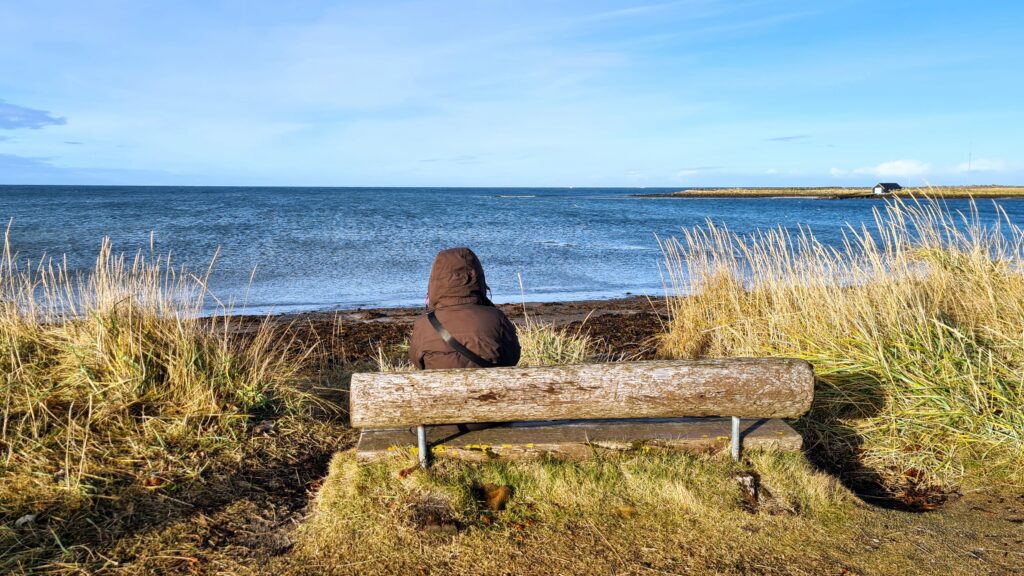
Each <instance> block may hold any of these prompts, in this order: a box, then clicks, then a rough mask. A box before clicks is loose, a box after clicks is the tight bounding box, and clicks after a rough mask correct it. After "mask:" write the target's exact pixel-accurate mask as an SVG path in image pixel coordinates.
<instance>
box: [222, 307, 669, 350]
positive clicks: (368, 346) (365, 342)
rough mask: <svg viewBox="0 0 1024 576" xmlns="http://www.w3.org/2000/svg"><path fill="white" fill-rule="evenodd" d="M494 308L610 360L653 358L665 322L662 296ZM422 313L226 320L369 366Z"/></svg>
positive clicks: (357, 311) (366, 311)
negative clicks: (562, 333)
mask: <svg viewBox="0 0 1024 576" xmlns="http://www.w3.org/2000/svg"><path fill="white" fill-rule="evenodd" d="M498 308H499V309H500V310H501V311H502V312H504V313H505V315H506V316H508V318H509V320H511V321H512V322H513V323H515V324H516V325H517V326H522V325H523V324H525V320H526V318H527V317H528V318H529V319H530V321H531V322H539V323H542V324H551V325H554V326H555V327H557V328H560V329H567V330H570V331H573V330H580V331H581V332H583V333H586V334H589V335H590V336H591V337H593V338H594V339H596V340H597V341H598V342H599V344H600V345H601V346H602V348H603V350H602V353H603V354H604V355H607V356H608V357H609V358H611V357H617V358H633V359H652V358H654V356H655V353H656V351H657V350H656V348H657V342H656V340H657V336H658V335H659V334H661V333H663V331H664V326H665V323H666V322H667V321H668V317H669V316H668V301H667V300H666V298H665V297H658V298H647V297H644V296H632V297H627V298H614V299H608V300H575V301H573V300H570V301H554V302H527V303H525V304H499V305H498ZM425 312H426V309H425V308H424V307H422V306H417V307H408V306H407V307H394V308H354V309H347V310H332V311H310V312H294V313H283V314H276V315H271V316H259V315H245V314H241V315H237V316H232V317H231V318H232V320H233V321H235V322H237V324H236V329H237V330H239V331H241V332H244V331H246V330H247V329H248V328H250V327H253V326H256V325H258V324H260V323H261V322H264V321H268V322H270V323H271V326H272V327H273V328H274V329H275V330H280V331H282V332H290V333H292V334H294V335H295V336H296V337H297V343H299V344H300V345H303V344H312V343H315V342H319V343H321V344H322V345H326V348H327V352H328V354H329V356H331V357H333V358H334V359H335V360H337V361H342V362H347V363H359V362H366V361H371V360H372V359H373V358H375V357H376V354H377V352H378V351H379V350H380V349H388V348H393V347H396V346H401V345H403V343H404V342H406V341H407V340H408V338H409V337H410V335H411V333H412V324H413V322H414V321H415V320H416V318H417V317H418V316H420V315H421V314H424V313H425Z"/></svg>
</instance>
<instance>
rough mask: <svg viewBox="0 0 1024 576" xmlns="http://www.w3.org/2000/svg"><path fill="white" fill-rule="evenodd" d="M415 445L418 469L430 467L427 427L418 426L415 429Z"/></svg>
mask: <svg viewBox="0 0 1024 576" xmlns="http://www.w3.org/2000/svg"><path fill="white" fill-rule="evenodd" d="M416 445H417V448H418V452H419V455H420V468H427V467H429V466H430V452H428V451H427V427H426V426H424V425H423V424H420V425H419V426H417V427H416Z"/></svg>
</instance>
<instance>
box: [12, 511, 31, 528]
mask: <svg viewBox="0 0 1024 576" xmlns="http://www.w3.org/2000/svg"><path fill="white" fill-rule="evenodd" d="M35 521H36V515H35V514H25V515H24V516H22V517H21V518H18V519H17V520H15V521H14V527H15V528H21V527H22V526H25V525H26V524H33V523H35Z"/></svg>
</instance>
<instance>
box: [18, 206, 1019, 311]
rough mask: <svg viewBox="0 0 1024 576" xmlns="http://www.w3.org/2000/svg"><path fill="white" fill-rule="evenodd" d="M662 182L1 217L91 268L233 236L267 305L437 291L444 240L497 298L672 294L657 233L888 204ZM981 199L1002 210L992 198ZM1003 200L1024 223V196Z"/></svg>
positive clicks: (207, 245)
mask: <svg viewBox="0 0 1024 576" xmlns="http://www.w3.org/2000/svg"><path fill="white" fill-rule="evenodd" d="M660 191H661V190H652V189H645V190H624V189H586V190H579V189H577V190H570V189H540V188H531V189H508V188H500V189H490V188H472V189H468V188H465V189H437V188H422V189H421V188H402V189H378V188H201V187H197V188H172V187H64V186H61V187H57V186H0V218H3V219H4V221H6V220H8V219H13V225H12V228H11V241H12V245H13V248H14V250H16V251H17V252H18V253H19V255H20V257H21V258H22V259H32V260H37V259H38V258H39V257H40V256H42V255H43V254H47V255H54V256H59V255H64V254H66V255H67V258H68V262H69V264H70V266H71V267H72V268H73V269H76V270H82V271H84V270H87V269H89V268H91V267H92V265H93V263H94V262H95V258H96V254H97V251H98V249H99V246H100V243H101V241H102V239H103V238H104V237H105V236H106V237H110V238H111V240H112V241H113V243H114V247H115V250H117V251H124V252H128V253H134V252H136V251H138V250H143V251H145V252H147V253H148V251H149V242H150V234H151V233H152V234H153V236H154V238H155V245H156V250H157V251H158V252H162V253H166V252H168V251H172V252H173V254H174V260H175V261H176V262H177V263H178V264H183V265H186V266H187V267H188V268H190V269H196V270H205V269H206V267H207V265H208V264H209V263H210V258H211V257H212V256H213V255H214V253H215V252H216V251H217V250H218V249H219V250H220V255H219V256H218V259H217V262H216V265H215V268H214V274H213V276H212V282H211V289H212V291H213V293H214V294H215V295H216V296H217V297H218V298H219V299H220V300H222V301H224V302H228V301H232V302H235V303H236V304H242V303H243V301H246V309H247V310H248V311H250V312H253V313H263V312H267V311H277V312H288V311H297V310H315V309H330V308H351V307H357V306H396V305H410V304H422V303H423V297H424V292H425V290H426V283H427V276H428V275H429V272H430V264H431V262H432V260H433V257H434V254H436V253H437V251H438V250H441V249H443V248H447V247H452V246H463V245H464V246H469V247H471V248H472V249H473V250H474V251H476V253H477V254H478V255H479V256H480V259H481V260H482V261H483V264H484V267H485V270H486V272H487V279H488V283H489V284H490V286H491V288H492V290H493V295H494V299H495V301H497V302H517V301H520V300H521V296H520V289H519V282H518V280H517V274H520V275H522V280H523V284H524V287H525V295H526V299H527V300H570V299H587V298H603V297H616V296H623V295H626V294H627V293H632V294H649V295H661V294H663V284H662V275H661V271H660V267H659V264H660V263H661V260H662V257H661V252H660V251H659V249H658V244H657V240H656V238H655V236H656V235H657V236H661V237H663V238H664V237H669V236H672V235H674V234H677V233H678V231H679V230H680V229H681V228H683V227H690V226H695V225H699V224H702V223H703V222H704V221H705V220H706V219H708V218H710V219H712V220H714V221H716V222H721V223H725V224H727V225H728V226H729V227H730V228H731V229H732V230H733V231H736V232H751V231H754V230H756V229H758V228H770V227H776V226H779V225H781V226H785V227H790V228H795V227H796V226H798V225H800V224H803V225H806V226H809V227H811V229H812V230H813V231H814V232H815V234H816V235H817V236H818V237H819V239H821V240H823V241H825V242H833V243H834V242H839V241H840V239H841V233H842V230H843V227H844V226H845V225H846V224H847V223H849V224H853V225H859V224H861V223H869V224H870V223H872V222H873V218H872V214H871V209H872V208H874V207H877V206H880V205H881V202H880V201H877V200H873V199H869V200H865V199H852V200H814V199H770V198H762V199H757V198H751V199H742V198H735V199H733V198H730V199H696V198H695V199H685V200H680V199H659V198H633V197H630V195H631V194H636V193H639V192H660ZM665 191H670V190H665ZM949 205H950V207H952V208H954V209H966V208H967V205H968V204H967V201H964V200H953V201H949ZM978 205H979V208H980V209H981V213H982V216H983V218H986V219H989V220H991V219H993V218H994V217H995V210H994V208H993V205H992V202H991V201H987V200H985V201H979V203H978ZM1000 205H1001V206H1002V207H1003V208H1004V209H1005V210H1006V211H1007V213H1008V214H1009V217H1010V219H1011V221H1013V222H1014V223H1015V224H1017V225H1024V200H1002V201H1000ZM254 269H255V275H254V276H253V270H254ZM250 277H252V281H251V283H250Z"/></svg>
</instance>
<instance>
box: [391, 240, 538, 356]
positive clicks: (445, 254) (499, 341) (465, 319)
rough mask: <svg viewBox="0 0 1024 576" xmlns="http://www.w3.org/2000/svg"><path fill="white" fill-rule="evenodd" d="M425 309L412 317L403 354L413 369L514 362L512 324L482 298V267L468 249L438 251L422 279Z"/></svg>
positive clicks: (484, 285)
mask: <svg viewBox="0 0 1024 576" xmlns="http://www.w3.org/2000/svg"><path fill="white" fill-rule="evenodd" d="M427 309H428V313H427V314H425V315H423V316H420V317H419V318H417V319H416V323H415V324H414V325H413V329H412V339H411V340H410V342H409V359H410V360H411V361H412V364H413V365H414V366H416V367H417V368H419V369H421V370H434V369H439V368H488V367H492V366H515V365H516V364H517V363H518V362H519V353H520V349H519V338H518V337H517V336H516V328H515V326H514V325H513V324H512V322H511V321H509V319H508V318H507V317H506V316H505V314H504V313H503V312H502V311H501V310H499V309H498V308H496V307H495V306H494V304H493V303H491V301H490V300H489V299H488V298H487V283H486V281H485V280H484V269H483V266H481V264H480V260H479V259H478V258H477V257H476V254H474V253H473V251H472V250H470V249H469V248H449V249H448V250H443V251H441V252H439V253H438V255H437V257H436V258H435V259H434V266H433V268H431V270H430V281H429V283H428V284H427ZM460 348H461V351H460V350H459V349H460Z"/></svg>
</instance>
